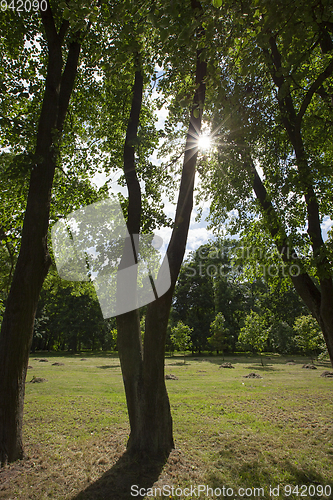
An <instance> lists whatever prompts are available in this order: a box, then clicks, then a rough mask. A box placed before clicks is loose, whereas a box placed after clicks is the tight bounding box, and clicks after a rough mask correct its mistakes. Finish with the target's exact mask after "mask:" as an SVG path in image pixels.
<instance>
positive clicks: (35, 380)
mask: <svg viewBox="0 0 333 500" xmlns="http://www.w3.org/2000/svg"><path fill="white" fill-rule="evenodd" d="M42 382H47V379H46V378H42V377H32V379H31V380H30V382H29V383H30V384H41V383H42Z"/></svg>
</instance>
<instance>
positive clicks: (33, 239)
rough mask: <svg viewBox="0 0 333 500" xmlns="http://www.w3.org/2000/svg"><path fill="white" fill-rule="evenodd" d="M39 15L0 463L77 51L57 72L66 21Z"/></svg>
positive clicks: (16, 410) (27, 338)
mask: <svg viewBox="0 0 333 500" xmlns="http://www.w3.org/2000/svg"><path fill="white" fill-rule="evenodd" d="M41 16H42V21H43V25H44V28H45V32H46V38H47V42H48V50H49V61H48V71H47V77H46V86H45V94H44V100H43V105H42V110H41V115H40V119H39V126H38V134H37V146H36V164H35V165H33V166H32V171H31V176H30V187H29V194H28V200H27V207H26V212H25V217H24V223H23V230H22V239H21V248H20V253H19V256H18V260H17V264H16V268H15V272H14V276H13V281H12V285H11V289H10V292H9V296H8V300H7V306H6V310H5V313H4V317H3V322H2V327H1V334H0V463H1V464H5V463H6V462H13V461H14V460H17V459H20V458H22V457H23V442H22V423H23V405H24V393H25V379H26V373H27V366H28V359H29V351H30V347H31V342H32V335H33V327H34V319H35V313H36V309H37V302H38V298H39V294H40V291H41V288H42V285H43V281H44V279H45V277H46V275H47V272H48V269H49V266H50V263H51V259H50V256H49V252H48V248H47V234H48V224H49V210H50V199H51V189H52V182H53V176H54V171H55V165H56V156H55V153H54V149H56V148H55V147H54V146H55V143H54V131H55V130H57V131H58V132H61V130H62V127H63V123H64V119H65V115H66V111H67V108H68V103H69V98H70V95H71V92H72V89H73V85H74V80H75V76H76V69H77V63H78V57H79V52H80V45H79V43H77V42H73V43H72V44H71V45H70V49H69V52H68V58H67V63H66V66H65V69H64V71H63V72H62V68H63V61H62V42H63V38H64V36H65V33H66V31H67V28H68V22H67V21H65V22H64V23H63V25H62V27H61V28H60V31H59V33H57V31H56V28H55V25H54V20H53V16H52V12H51V10H50V8H49V7H48V9H47V10H46V11H45V12H42V13H41Z"/></svg>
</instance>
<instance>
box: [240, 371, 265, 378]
mask: <svg viewBox="0 0 333 500" xmlns="http://www.w3.org/2000/svg"><path fill="white" fill-rule="evenodd" d="M243 378H262V376H261V375H259V374H258V373H254V372H252V373H249V374H248V375H244V377H243Z"/></svg>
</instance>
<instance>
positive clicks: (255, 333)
mask: <svg viewBox="0 0 333 500" xmlns="http://www.w3.org/2000/svg"><path fill="white" fill-rule="evenodd" d="M268 333H269V332H268V329H267V328H265V325H264V322H263V320H262V318H261V317H260V316H259V314H258V313H256V312H255V311H251V312H250V314H248V315H247V316H246V318H245V326H244V327H243V328H241V331H240V334H239V337H238V342H239V343H240V344H242V345H243V346H244V347H245V346H251V348H252V350H253V352H260V361H261V364H262V366H263V365H264V364H263V360H262V356H261V353H262V352H263V350H264V349H265V346H266V343H267V339H268Z"/></svg>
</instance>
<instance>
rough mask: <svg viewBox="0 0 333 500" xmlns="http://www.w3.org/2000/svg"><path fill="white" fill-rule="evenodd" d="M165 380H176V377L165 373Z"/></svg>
mask: <svg viewBox="0 0 333 500" xmlns="http://www.w3.org/2000/svg"><path fill="white" fill-rule="evenodd" d="M165 380H178V377H176V375H173V374H172V373H169V374H168V373H167V374H166V375H165Z"/></svg>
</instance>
